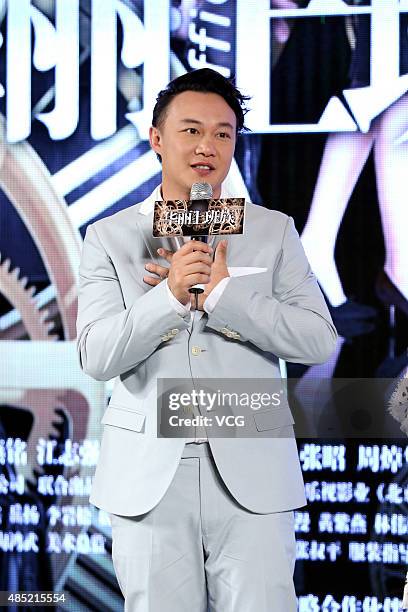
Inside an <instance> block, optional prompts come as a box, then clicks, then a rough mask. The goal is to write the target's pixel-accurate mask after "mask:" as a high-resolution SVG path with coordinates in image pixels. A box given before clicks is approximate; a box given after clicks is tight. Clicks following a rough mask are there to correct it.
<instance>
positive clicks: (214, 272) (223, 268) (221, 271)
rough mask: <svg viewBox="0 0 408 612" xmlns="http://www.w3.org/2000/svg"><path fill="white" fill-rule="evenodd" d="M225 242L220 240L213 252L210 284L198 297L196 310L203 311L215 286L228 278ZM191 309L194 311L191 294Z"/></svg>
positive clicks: (193, 297) (193, 300) (193, 298)
mask: <svg viewBox="0 0 408 612" xmlns="http://www.w3.org/2000/svg"><path fill="white" fill-rule="evenodd" d="M227 245H228V241H227V240H221V242H219V243H218V245H217V248H216V250H215V256H214V261H213V263H212V266H211V276H210V282H209V283H207V284H206V285H205V287H204V293H200V294H199V295H198V310H204V302H205V300H206V299H207V297H208V296H209V294H210V293H211V291H212V290H213V289H214V287H215V286H216V285H218V283H219V282H220V281H221V280H222V279H223V278H227V277H228V276H229V273H228V267H227ZM190 299H191V308H192V309H195V295H193V294H191V298H190Z"/></svg>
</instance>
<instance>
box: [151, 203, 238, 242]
mask: <svg viewBox="0 0 408 612" xmlns="http://www.w3.org/2000/svg"><path fill="white" fill-rule="evenodd" d="M244 213H245V198H227V199H223V200H214V199H211V200H210V199H209V200H165V201H162V202H155V205H154V215H153V236H154V237H155V238H163V237H165V236H229V235H231V234H243V232H244V216H245V215H244Z"/></svg>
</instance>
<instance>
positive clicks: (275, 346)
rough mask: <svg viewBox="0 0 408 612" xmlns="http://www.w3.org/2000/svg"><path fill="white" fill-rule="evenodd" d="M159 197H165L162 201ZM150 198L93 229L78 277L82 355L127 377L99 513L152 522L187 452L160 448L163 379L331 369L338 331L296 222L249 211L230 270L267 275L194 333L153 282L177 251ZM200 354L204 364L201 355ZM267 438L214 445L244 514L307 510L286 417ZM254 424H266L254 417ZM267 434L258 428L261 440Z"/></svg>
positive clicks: (243, 287)
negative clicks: (156, 233)
mask: <svg viewBox="0 0 408 612" xmlns="http://www.w3.org/2000/svg"><path fill="white" fill-rule="evenodd" d="M156 193H157V192H156ZM153 196H154V194H152V195H151V196H150V197H149V198H148V199H147V200H146V201H145V202H144V203H142V204H137V205H135V206H132V207H130V208H128V209H126V210H123V211H121V212H119V213H116V214H115V215H113V216H111V217H107V218H104V219H101V220H100V221H97V222H96V223H94V224H92V225H90V226H89V227H88V229H87V233H86V237H85V241H84V246H83V253H82V259H81V265H80V289H79V302H78V320H77V329H78V340H77V344H78V353H79V359H80V363H81V367H82V369H83V370H84V371H85V372H86V373H87V374H89V375H90V376H92V377H93V378H96V379H97V380H109V379H111V378H113V377H117V378H116V381H115V386H114V390H113V394H112V397H111V400H110V404H109V406H108V408H107V409H106V412H105V414H104V416H103V419H102V423H103V424H104V431H103V436H102V442H101V451H100V457H99V462H98V465H97V469H96V473H95V478H94V482H93V488H92V493H91V497H90V501H91V502H92V503H93V504H94V505H96V506H97V507H99V508H102V509H104V510H106V511H107V512H112V513H114V514H122V515H127V516H130V515H138V514H142V513H145V512H148V511H149V510H150V509H151V508H153V507H154V506H155V505H156V504H157V503H158V502H159V501H160V499H161V498H162V497H163V495H164V493H165V492H166V490H167V488H168V486H169V485H170V482H171V480H172V478H173V476H174V474H175V471H176V469H177V466H178V464H179V461H180V457H181V454H182V451H183V447H184V444H185V440H184V439H181V438H173V439H171V438H157V435H156V425H157V412H156V399H157V396H156V380H157V378H158V377H159V378H190V377H191V376H193V378H222V377H225V378H267V379H270V378H278V377H280V370H279V357H280V358H282V359H285V360H287V361H292V362H296V363H303V364H316V363H321V362H324V361H326V360H327V359H328V358H329V356H330V354H331V352H332V351H333V349H334V347H335V343H336V337H337V334H336V330H335V328H334V326H333V323H332V321H331V318H330V314H329V312H328V309H327V307H326V304H325V302H324V299H323V297H322V294H321V292H320V290H319V288H318V285H317V283H316V280H315V277H314V275H313V273H312V271H311V269H310V267H309V264H308V262H307V259H306V257H305V254H304V251H303V248H302V245H301V242H300V240H299V236H298V234H297V232H296V230H295V227H294V224H293V220H292V219H291V218H290V217H288V216H287V215H285V214H283V213H280V212H277V211H272V210H268V209H266V208H263V207H261V206H255V205H253V204H251V203H247V204H246V220H245V234H244V235H243V236H232V237H230V238H229V239H228V240H229V244H228V249H227V263H228V265H229V266H257V267H263V268H267V270H266V272H262V273H258V274H250V275H247V276H240V277H232V278H231V279H230V280H229V283H228V285H227V287H226V289H225V290H224V292H223V293H222V295H221V297H220V299H219V301H218V303H217V304H216V306H215V308H214V310H213V312H212V313H211V314H210V315H207V313H202V312H201V313H200V318H199V319H198V321H197V319H196V322H195V325H194V327H193V330H192V331H191V330H189V321H188V318H182V317H181V316H180V315H179V314H177V313H176V312H175V310H174V309H173V307H172V305H171V304H170V301H169V299H168V295H167V294H166V291H167V288H166V284H165V283H164V282H161V283H160V284H159V285H158V286H157V287H149V286H148V285H147V284H146V283H144V282H143V276H144V275H145V274H146V271H145V269H144V265H145V264H146V263H147V262H149V261H152V260H153V261H156V262H157V263H162V264H164V265H165V264H166V262H165V261H163V260H160V257H159V256H158V255H157V248H158V247H159V246H163V247H165V248H168V249H171V250H174V239H156V238H153V237H152V216H153V215H152V212H150V213H149V214H142V211H143V210H144V211H145V212H146V206H148V207H149V206H150V205H151V203H152V200H153V199H154V197H153ZM193 346H194V347H200V348H201V349H203V350H202V351H201V352H198V354H197V351H195V353H196V354H193V352H192V347H193ZM262 412H263V414H262V415H261V416H262V424H261V426H260V427H259V429H260V430H262V431H260V432H259V437H254V438H239V439H238V438H235V439H228V438H212V439H211V438H210V440H209V442H210V447H211V450H212V453H213V456H214V459H215V462H216V465H217V467H218V470H219V472H220V474H221V477H222V478H223V480H224V482H225V484H226V486H227V488H228V489H229V491H230V492H231V494H232V495H233V496H234V498H235V499H236V500H237V501H238V502H239V503H240V504H241V505H242V506H244V507H245V508H247V509H249V510H251V511H253V512H257V513H269V512H276V511H284V510H290V509H293V508H298V507H300V506H303V505H304V504H305V503H306V500H305V495H304V487H303V479H302V474H301V469H300V464H299V458H298V453H297V447H296V441H295V439H294V437H293V418H292V415H291V412H290V410H289V408H288V407H284V408H278V409H275V408H272V409H268V410H266V411H265V410H263V411H262ZM254 418H255V420H256V419H257V418H260V417H258V416H257V415H256V414H254ZM256 429H258V427H257V428H256Z"/></svg>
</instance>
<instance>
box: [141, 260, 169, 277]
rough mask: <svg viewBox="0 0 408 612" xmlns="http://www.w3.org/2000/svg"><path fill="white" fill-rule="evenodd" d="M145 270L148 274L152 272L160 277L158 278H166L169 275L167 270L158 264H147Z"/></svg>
mask: <svg viewBox="0 0 408 612" xmlns="http://www.w3.org/2000/svg"><path fill="white" fill-rule="evenodd" d="M145 268H146V270H147V271H148V272H153V273H154V274H157V275H158V276H160V278H166V277H167V276H168V275H169V268H166V267H165V266H159V264H155V263H150V262H149V263H147V264H146V265H145Z"/></svg>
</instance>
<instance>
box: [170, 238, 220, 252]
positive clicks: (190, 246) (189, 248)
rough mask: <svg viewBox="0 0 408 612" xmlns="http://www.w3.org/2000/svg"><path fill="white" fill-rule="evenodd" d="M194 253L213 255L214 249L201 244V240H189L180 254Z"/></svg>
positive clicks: (203, 243)
mask: <svg viewBox="0 0 408 612" xmlns="http://www.w3.org/2000/svg"><path fill="white" fill-rule="evenodd" d="M193 251H202V252H203V253H209V254H210V255H212V253H213V251H214V249H213V248H212V247H210V245H209V244H207V243H206V242H201V241H200V240H189V241H188V242H186V243H185V244H183V246H182V247H181V249H179V251H178V253H182V254H185V253H192V252H193Z"/></svg>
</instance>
